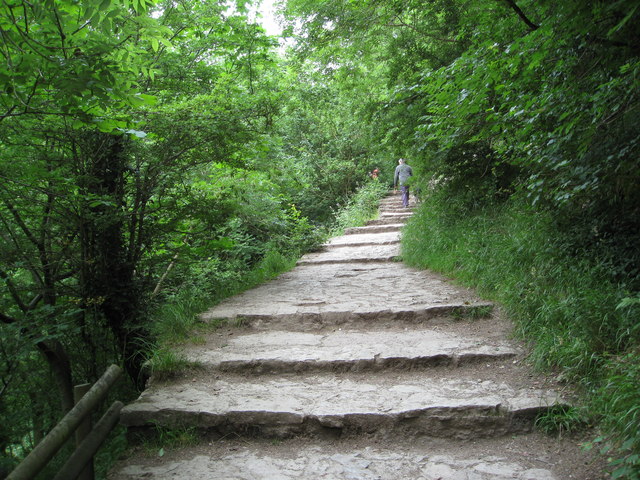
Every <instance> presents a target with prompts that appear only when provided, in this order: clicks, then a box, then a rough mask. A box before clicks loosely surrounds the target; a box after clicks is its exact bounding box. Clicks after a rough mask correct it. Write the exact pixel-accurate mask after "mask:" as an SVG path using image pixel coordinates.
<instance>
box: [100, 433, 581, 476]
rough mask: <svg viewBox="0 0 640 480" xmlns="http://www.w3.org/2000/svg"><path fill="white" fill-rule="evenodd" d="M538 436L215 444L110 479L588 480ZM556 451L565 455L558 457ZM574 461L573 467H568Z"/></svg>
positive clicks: (561, 445) (146, 460)
mask: <svg viewBox="0 0 640 480" xmlns="http://www.w3.org/2000/svg"><path fill="white" fill-rule="evenodd" d="M547 444H548V440H547V439H545V438H543V437H541V436H540V435H538V434H529V435H522V436H515V437H507V438H501V439H497V440H493V439H479V440H475V441H474V442H473V443H470V442H467V441H457V440H451V439H446V440H444V439H429V438H424V439H390V440H386V441H385V440H384V439H376V441H375V442H371V444H370V445H362V442H356V441H353V440H352V439H326V440H322V441H318V440H314V441H310V440H307V439H299V438H296V439H290V440H279V441H277V442H274V441H273V440H267V439H246V438H243V439H240V440H232V439H225V440H217V441H210V442H207V443H204V444H203V445H201V446H198V447H191V448H188V447H185V448H180V449H165V451H163V456H162V457H159V456H158V453H157V451H148V453H146V454H144V453H143V452H140V455H139V456H138V457H137V458H136V459H135V462H131V461H129V462H121V463H119V464H118V465H117V467H116V468H115V469H114V470H113V471H112V472H111V473H110V474H109V475H108V476H107V480H139V479H142V478H144V479H146V480H176V479H190V480H210V479H213V478H216V479H224V480H231V479H233V480H258V479H263V480H276V479H277V480H438V479H440V480H503V479H504V480H506V479H510V480H566V479H570V478H573V479H588V478H589V479H591V478H593V477H592V476H591V475H590V472H589V465H590V463H591V459H590V458H589V455H588V453H587V452H585V451H583V450H581V449H580V447H579V446H578V445H576V442H572V441H571V440H568V439H558V440H556V444H557V448H556V449H555V450H548V449H547V448H545V447H546V445H547ZM558 450H560V451H562V452H565V455H564V456H562V455H559V454H558ZM570 460H573V461H570Z"/></svg>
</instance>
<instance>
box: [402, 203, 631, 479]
mask: <svg viewBox="0 0 640 480" xmlns="http://www.w3.org/2000/svg"><path fill="white" fill-rule="evenodd" d="M551 218H552V217H551V215H550V214H549V213H544V212H541V211H537V210H534V209H532V208H530V207H528V206H527V205H526V204H524V202H518V201H512V202H511V203H507V204H502V205H497V206H496V205H493V206H491V207H490V208H485V209H478V210H475V211H474V212H473V213H470V212H468V211H467V212H465V211H464V209H459V208H456V206H455V204H453V203H452V202H451V201H450V199H445V198H440V197H438V196H437V195H434V196H433V197H432V198H430V199H428V200H427V201H426V202H425V203H424V204H423V205H422V207H421V209H420V210H419V211H418V212H417V213H416V214H415V215H414V216H413V217H412V219H411V221H410V222H409V224H408V225H407V227H406V228H405V230H404V235H403V244H402V256H403V258H404V260H405V261H406V262H407V263H409V264H410V265H413V266H417V267H421V268H430V269H432V270H435V271H438V272H441V273H444V274H446V275H448V276H451V277H453V278H455V279H457V280H458V281H459V282H460V283H462V284H464V285H466V286H470V287H474V288H476V289H477V291H478V292H479V293H480V294H481V295H482V296H484V297H485V298H488V299H492V300H495V301H497V302H499V303H501V304H502V305H503V306H504V308H505V309H506V310H507V312H508V313H509V314H510V316H511V317H512V318H513V319H514V321H515V325H516V330H517V334H518V335H519V336H520V337H521V338H523V339H525V340H526V341H528V342H529V343H530V344H531V346H532V355H531V360H532V361H533V363H534V364H535V365H536V366H537V367H539V368H541V369H544V370H554V371H556V372H557V373H558V374H559V375H560V376H561V377H562V378H564V379H566V380H567V381H571V382H573V383H574V384H575V385H577V386H578V387H580V391H581V392H582V394H583V398H584V402H585V404H586V410H587V411H589V412H591V414H592V416H593V418H592V421H594V422H599V424H600V426H601V427H602V428H603V429H604V432H605V433H604V435H603V437H602V438H601V439H600V440H601V441H602V442H603V443H604V444H606V445H607V447H606V448H610V449H612V451H616V452H617V455H618V456H617V457H616V458H617V460H615V462H617V463H615V462H614V463H615V465H614V467H615V470H614V475H617V476H616V477H615V478H629V479H638V478H640V473H639V472H640V456H639V454H640V367H639V366H638V365H639V364H640V362H639V360H640V353H639V352H640V349H639V346H640V340H639V336H638V333H639V328H638V323H639V322H638V313H639V310H640V309H639V308H638V305H637V303H636V302H634V301H633V300H631V301H630V300H626V301H623V299H625V298H629V296H630V295H631V294H632V293H630V292H628V291H626V287H625V285H628V284H632V283H633V282H627V283H625V282H621V281H620V278H619V275H613V274H612V273H611V272H610V271H609V270H608V269H607V266H606V265H603V264H602V263H599V262H598V259H597V258H594V257H590V256H588V255H580V254H577V253H575V251H570V250H569V249H566V248H563V239H562V238H560V236H559V235H558V234H557V233H556V232H555V231H554V228H553V223H552V221H551ZM568 252H570V253H568ZM620 305H621V306H622V307H621V308H617V307H618V306H620Z"/></svg>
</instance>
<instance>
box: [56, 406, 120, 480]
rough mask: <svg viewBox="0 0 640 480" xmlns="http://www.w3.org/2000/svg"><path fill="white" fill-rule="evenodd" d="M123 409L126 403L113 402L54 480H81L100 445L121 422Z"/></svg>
mask: <svg viewBox="0 0 640 480" xmlns="http://www.w3.org/2000/svg"><path fill="white" fill-rule="evenodd" d="M122 407H124V403H122V402H113V405H111V407H109V410H107V411H106V413H105V414H104V415H103V416H102V418H101V419H100V420H99V421H98V423H96V425H95V427H93V429H92V430H91V433H89V435H87V437H86V438H85V439H84V441H83V442H82V443H81V444H80V445H79V446H78V448H76V451H75V452H73V454H72V455H71V456H70V457H69V459H68V460H67V461H66V463H65V464H64V465H63V466H62V468H61V469H60V471H59V472H58V474H57V475H56V476H55V477H54V478H53V480H69V479H76V478H77V479H78V480H80V476H79V475H80V474H82V473H84V472H85V470H86V469H85V466H86V465H89V462H91V461H92V460H93V456H94V455H95V454H96V452H97V451H98V449H99V448H100V445H102V442H104V441H105V439H106V438H107V436H108V435H109V433H110V432H111V430H113V427H115V425H116V424H117V423H118V420H120V410H122ZM92 473H93V472H92Z"/></svg>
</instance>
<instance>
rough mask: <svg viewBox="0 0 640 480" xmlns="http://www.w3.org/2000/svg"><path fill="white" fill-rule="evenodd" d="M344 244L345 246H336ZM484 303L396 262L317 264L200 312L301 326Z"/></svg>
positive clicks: (415, 316)
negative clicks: (287, 320) (289, 321)
mask: <svg viewBox="0 0 640 480" xmlns="http://www.w3.org/2000/svg"><path fill="white" fill-rule="evenodd" d="M368 248H369V249H370V248H372V247H368ZM343 250H347V249H346V248H341V249H336V251H343ZM484 305H487V303H486V302H483V301H481V300H480V299H479V298H478V297H477V296H476V295H475V294H473V293H472V292H471V291H469V290H466V289H463V288H461V287H458V286H455V285H453V284H452V283H450V282H448V281H446V280H445V279H444V278H443V277H441V276H439V275H436V274H433V273H431V272H427V271H424V270H418V269H414V268H410V267H407V266H406V265H403V264H401V263H396V262H391V263H382V264H381V263H372V264H353V263H349V264H344V265H336V264H328V265H323V264H320V265H305V266H298V267H296V268H294V269H293V270H291V271H289V272H286V273H284V274H282V275H280V276H279V277H277V278H276V279H274V280H272V281H270V282H268V283H266V284H263V285H260V286H258V287H256V288H253V289H251V290H247V291H246V292H244V293H241V294H239V295H236V296H234V297H231V298H228V299H225V300H223V301H222V302H221V303H219V304H218V305H216V306H215V307H213V308H211V309H209V310H208V311H206V312H205V313H204V314H202V316H201V318H202V319H203V320H207V319H237V318H243V319H245V320H247V321H252V320H265V321H274V320H276V317H279V318H280V319H281V320H285V319H290V320H291V325H292V326H297V328H303V327H304V324H305V323H307V324H310V326H318V325H321V324H332V323H341V322H346V321H350V320H358V319H366V320H371V321H373V320H382V321H390V320H394V319H407V320H421V319H429V318H432V317H433V316H435V315H439V314H442V313H451V312H452V311H454V310H464V309H465V308H468V307H474V306H484Z"/></svg>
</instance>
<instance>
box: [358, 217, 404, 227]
mask: <svg viewBox="0 0 640 480" xmlns="http://www.w3.org/2000/svg"><path fill="white" fill-rule="evenodd" d="M409 217H410V215H403V216H402V217H395V216H389V215H380V217H378V218H376V219H375V220H369V221H368V222H367V226H375V225H393V224H397V223H402V224H403V226H404V222H405V221H406V220H407V219H408V218H409Z"/></svg>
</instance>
